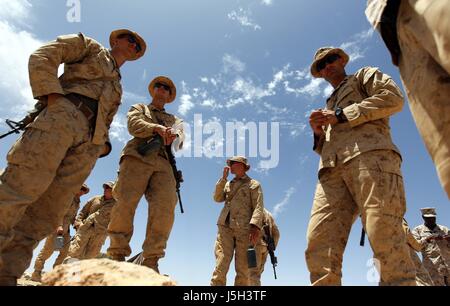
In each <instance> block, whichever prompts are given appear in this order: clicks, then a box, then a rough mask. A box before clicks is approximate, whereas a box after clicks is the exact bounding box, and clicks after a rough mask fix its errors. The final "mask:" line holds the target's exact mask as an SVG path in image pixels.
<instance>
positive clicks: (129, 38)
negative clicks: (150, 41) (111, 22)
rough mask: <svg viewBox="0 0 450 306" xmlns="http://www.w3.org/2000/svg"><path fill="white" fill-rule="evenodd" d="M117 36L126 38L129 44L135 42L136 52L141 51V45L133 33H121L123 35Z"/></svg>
mask: <svg viewBox="0 0 450 306" xmlns="http://www.w3.org/2000/svg"><path fill="white" fill-rule="evenodd" d="M117 38H119V39H121V38H127V40H128V42H129V43H130V44H135V45H136V47H135V48H136V52H137V53H139V52H141V51H142V47H141V45H140V44H139V41H138V40H137V39H136V37H135V36H134V35H131V34H123V35H120V36H119V37H117Z"/></svg>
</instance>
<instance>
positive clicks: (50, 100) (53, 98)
mask: <svg viewBox="0 0 450 306" xmlns="http://www.w3.org/2000/svg"><path fill="white" fill-rule="evenodd" d="M61 97H64V96H63V95H61V94H56V93H52V94H49V95H48V96H47V106H50V105H52V104H53V103H55V101H56V100H57V99H58V98H61Z"/></svg>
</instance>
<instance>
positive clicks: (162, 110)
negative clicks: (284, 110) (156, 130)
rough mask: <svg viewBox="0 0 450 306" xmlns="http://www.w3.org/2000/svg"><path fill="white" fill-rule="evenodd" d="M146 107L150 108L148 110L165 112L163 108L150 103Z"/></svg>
mask: <svg viewBox="0 0 450 306" xmlns="http://www.w3.org/2000/svg"><path fill="white" fill-rule="evenodd" d="M148 108H149V109H150V111H156V112H161V113H165V112H166V109H165V108H163V109H159V108H156V107H155V106H153V105H152V104H150V105H149V106H148Z"/></svg>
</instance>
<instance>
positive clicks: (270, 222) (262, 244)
mask: <svg viewBox="0 0 450 306" xmlns="http://www.w3.org/2000/svg"><path fill="white" fill-rule="evenodd" d="M266 226H268V227H269V233H270V235H271V236H272V238H273V240H274V243H275V247H277V245H278V241H279V240H280V231H279V230H278V226H277V225H276V224H275V220H274V219H273V216H272V214H271V213H270V212H269V211H268V210H266V209H264V223H263V228H262V230H261V239H260V240H259V242H258V244H257V245H256V248H255V250H256V262H257V264H258V266H257V267H256V268H253V269H250V285H251V286H261V275H262V274H263V272H264V265H265V264H266V260H267V256H268V255H269V251H268V250H267V243H266V241H267V238H266V233H265V231H264V227H266Z"/></svg>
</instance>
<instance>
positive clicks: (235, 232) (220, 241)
mask: <svg viewBox="0 0 450 306" xmlns="http://www.w3.org/2000/svg"><path fill="white" fill-rule="evenodd" d="M227 165H228V166H227V167H225V168H224V170H223V176H222V178H221V179H220V180H219V181H218V182H217V184H216V189H215V192H214V201H216V202H218V203H222V202H225V206H224V207H223V209H222V212H221V213H220V216H219V220H218V222H217V226H218V235H217V239H216V245H215V250H214V252H215V256H216V268H215V270H214V273H213V276H212V279H211V286H225V285H226V281H227V273H228V269H229V267H230V263H231V260H232V259H233V255H235V258H234V262H235V267H236V278H235V280H234V285H235V286H248V285H250V279H249V277H250V271H249V268H248V263H247V249H248V247H249V245H252V246H255V245H256V243H257V242H258V238H259V235H260V230H261V229H262V226H263V220H264V203H263V192H262V188H261V184H260V183H259V182H258V181H256V180H254V179H251V178H250V177H249V176H248V175H247V174H246V172H247V171H248V170H249V169H250V165H249V163H248V161H247V159H246V158H245V157H243V156H235V157H232V158H230V159H228V160H227ZM230 170H231V173H232V174H234V175H235V177H234V179H233V180H231V182H228V181H227V177H228V174H229V172H230Z"/></svg>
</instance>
